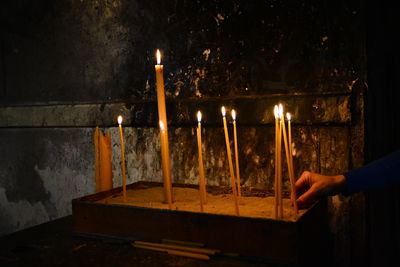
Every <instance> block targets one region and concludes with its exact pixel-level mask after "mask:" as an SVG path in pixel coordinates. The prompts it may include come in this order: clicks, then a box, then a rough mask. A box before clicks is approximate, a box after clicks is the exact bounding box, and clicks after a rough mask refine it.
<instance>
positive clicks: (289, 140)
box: [286, 113, 298, 214]
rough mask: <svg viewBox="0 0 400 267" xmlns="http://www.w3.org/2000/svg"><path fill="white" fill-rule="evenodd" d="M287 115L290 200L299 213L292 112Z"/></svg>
mask: <svg viewBox="0 0 400 267" xmlns="http://www.w3.org/2000/svg"><path fill="white" fill-rule="evenodd" d="M286 117H287V120H288V143H289V144H288V146H289V147H288V149H289V167H290V176H289V177H290V185H291V188H292V190H291V191H292V193H291V195H290V200H291V202H292V203H293V206H294V210H295V212H296V214H297V212H298V207H297V203H296V186H295V177H294V168H293V147H292V128H291V118H292V117H291V115H290V113H286Z"/></svg>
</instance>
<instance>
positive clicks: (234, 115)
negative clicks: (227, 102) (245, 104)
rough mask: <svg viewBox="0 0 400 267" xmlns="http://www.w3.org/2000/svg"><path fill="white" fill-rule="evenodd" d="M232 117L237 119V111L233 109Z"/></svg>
mask: <svg viewBox="0 0 400 267" xmlns="http://www.w3.org/2000/svg"><path fill="white" fill-rule="evenodd" d="M231 113H232V119H233V120H234V121H235V120H236V111H235V110H234V109H232V112H231Z"/></svg>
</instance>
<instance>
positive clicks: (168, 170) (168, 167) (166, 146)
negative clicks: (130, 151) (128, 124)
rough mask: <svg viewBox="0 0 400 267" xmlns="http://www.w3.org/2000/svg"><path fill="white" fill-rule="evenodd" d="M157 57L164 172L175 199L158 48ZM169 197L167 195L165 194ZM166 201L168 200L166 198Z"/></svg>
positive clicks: (156, 68)
mask: <svg viewBox="0 0 400 267" xmlns="http://www.w3.org/2000/svg"><path fill="white" fill-rule="evenodd" d="M156 57H157V65H155V71H156V86H157V105H158V118H159V120H160V121H162V123H163V124H164V128H165V136H166V137H165V141H164V142H165V144H164V149H165V150H166V151H165V153H164V154H165V166H164V168H163V172H164V173H165V175H166V176H167V179H166V181H167V182H168V183H169V185H168V186H169V187H170V188H171V192H170V194H171V200H172V201H173V193H172V184H171V165H170V159H169V144H168V125H167V112H166V108H165V92H164V71H163V68H164V66H163V65H160V64H161V53H160V50H158V49H157V53H156ZM165 197H167V196H165ZM165 201H168V200H167V199H165Z"/></svg>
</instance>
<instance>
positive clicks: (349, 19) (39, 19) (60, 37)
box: [0, 0, 400, 266]
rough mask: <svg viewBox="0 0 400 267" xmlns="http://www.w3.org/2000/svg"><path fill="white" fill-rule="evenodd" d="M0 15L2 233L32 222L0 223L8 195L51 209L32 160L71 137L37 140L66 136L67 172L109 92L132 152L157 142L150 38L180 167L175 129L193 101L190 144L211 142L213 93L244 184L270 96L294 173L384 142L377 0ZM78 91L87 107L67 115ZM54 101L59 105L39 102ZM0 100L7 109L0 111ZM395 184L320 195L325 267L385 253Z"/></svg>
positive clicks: (394, 120) (49, 7)
mask: <svg viewBox="0 0 400 267" xmlns="http://www.w3.org/2000/svg"><path fill="white" fill-rule="evenodd" d="M0 16H1V17H0V18H1V21H0V22H1V26H0V27H1V47H0V49H1V58H0V60H1V64H0V126H1V128H0V137H1V139H2V141H1V142H2V143H1V147H2V148H0V154H1V155H4V160H2V163H0V167H1V169H0V172H1V175H0V187H1V188H4V191H5V194H6V195H7V201H8V202H7V203H5V202H4V203H3V206H0V218H1V220H2V224H4V225H6V226H7V227H8V228H7V229H10V230H11V231H15V230H19V229H22V228H24V227H27V226H31V225H35V224H37V223H39V222H41V220H39V219H37V218H35V217H33V218H32V219H29V220H30V222H29V223H28V224H26V225H25V226H23V225H21V224H20V222H11V220H7V216H6V215H5V214H7V213H6V211H7V209H9V207H10V203H18V201H24V200H26V201H28V202H29V203H30V204H32V205H34V204H37V203H43V205H44V206H45V207H46V213H47V214H49V219H54V218H56V217H59V216H61V215H60V214H64V213H63V212H60V211H59V210H58V209H59V208H58V206H57V203H56V204H55V203H53V202H52V201H53V200H52V198H51V196H54V195H55V194H56V193H54V192H51V190H50V191H48V190H47V189H46V187H45V186H44V185H43V183H44V182H43V181H42V180H41V179H43V178H41V177H40V176H38V174H37V173H36V172H35V171H34V170H35V168H39V169H41V168H45V167H46V166H47V165H51V164H47V163H46V162H49V161H48V160H47V159H48V158H50V157H52V155H53V157H54V155H60V154H61V153H64V152H67V153H69V154H70V153H71V151H70V150H71V149H70V150H68V149H67V150H66V151H64V150H55V151H53V152H52V153H55V154H50V153H49V151H47V150H46V148H45V147H46V146H45V145H46V144H47V142H48V141H51V142H53V143H54V144H57V145H56V147H57V148H59V146H61V145H63V146H64V145H70V146H72V147H73V148H75V147H76V149H77V150H78V151H79V152H77V153H78V154H77V155H76V156H74V157H72V158H68V159H67V160H65V158H59V157H57V156H56V157H54V158H55V159H56V160H58V161H59V162H61V163H65V164H64V165H65V166H68V167H69V168H70V169H72V170H74V171H76V172H77V173H82V169H83V168H84V167H83V166H82V163H81V161H80V159H86V158H91V157H92V154H91V153H92V152H91V149H92V144H91V143H86V142H85V141H83V139H79V138H80V137H79V136H81V135H85V134H86V135H87V136H85V138H87V139H89V138H90V133H91V131H92V127H93V126H96V125H100V126H103V127H109V126H112V123H113V119H114V118H113V116H114V114H112V115H110V114H107V112H103V110H104V109H105V110H107V107H109V106H111V107H114V106H113V105H116V106H118V109H119V108H120V107H121V108H120V109H122V110H125V111H126V112H127V114H130V115H131V117H130V119H129V120H128V123H129V124H128V126H131V127H132V131H134V132H135V131H138V132H140V133H141V134H139V135H138V136H139V137H140V138H138V139H137V140H138V141H137V143H138V144H139V145H138V146H139V148H135V149H136V150H135V153H136V154H135V155H137V157H141V155H144V154H145V153H146V150H147V149H148V145H147V146H146V145H145V144H152V142H148V143H147V141H146V140H157V138H155V139H152V138H153V136H156V133H153V132H152V131H153V130H152V129H153V128H154V127H155V126H156V121H157V109H156V92H155V88H154V67H153V65H154V64H155V58H154V53H155V50H156V49H157V48H160V49H161V51H162V52H163V59H162V62H163V64H164V68H165V69H164V70H165V72H164V74H165V82H166V83H165V85H166V96H167V111H168V119H169V124H170V125H171V126H172V127H174V128H173V129H174V130H175V133H174V132H173V133H172V139H173V140H174V138H180V141H182V143H184V144H187V145H184V146H183V147H180V148H179V149H180V151H183V152H182V154H180V158H176V161H175V162H179V164H176V165H179V166H176V167H174V168H176V172H178V168H179V172H180V173H183V175H185V173H188V172H189V171H190V170H191V169H190V166H191V165H192V164H193V160H192V159H190V157H188V158H186V157H184V155H185V153H186V155H187V154H193V151H194V150H193V149H194V148H193V147H192V146H190V145H189V144H188V143H189V142H188V140H190V138H191V134H190V133H191V131H192V128H191V127H192V126H193V125H194V123H193V122H192V117H193V114H195V112H196V110H197V109H198V108H201V109H202V110H203V111H204V113H205V120H204V122H205V124H204V126H205V128H209V129H210V130H208V134H206V136H205V137H204V139H205V142H206V143H207V142H208V143H209V144H212V145H213V147H216V152H215V154H216V155H218V153H219V152H221V151H223V145H221V146H220V147H219V146H218V144H219V143H220V142H219V139H218V138H215V136H218V133H219V132H218V131H219V130H220V129H219V127H220V125H219V119H218V117H217V116H215V114H216V112H218V110H219V106H220V104H221V103H226V104H227V105H228V106H233V107H235V108H236V109H237V110H238V117H239V118H240V119H241V121H240V122H241V123H242V125H244V127H242V128H241V129H239V131H240V134H242V136H243V139H244V140H246V142H247V143H248V144H251V145H248V146H247V147H244V146H243V148H242V151H241V154H242V158H243V160H242V161H241V170H243V171H244V173H245V174H244V175H243V176H244V178H243V179H244V181H245V182H246V183H248V185H251V186H259V187H265V186H268V185H269V184H270V182H271V179H272V173H271V171H270V170H271V168H270V166H269V165H268V162H269V156H270V155H271V153H270V154H268V153H265V152H264V150H262V149H261V148H263V147H268V146H269V145H271V147H272V143H271V144H269V143H268V142H269V141H265V140H264V139H265V138H264V136H268V134H269V133H270V132H272V128H271V127H272V125H273V119H272V112H269V111H272V107H273V105H274V104H275V103H277V102H278V101H282V102H283V103H284V105H285V107H286V108H287V109H288V110H289V111H291V112H292V113H293V114H294V118H296V121H295V122H294V123H295V127H297V128H296V132H295V133H294V138H295V142H296V144H298V156H297V158H296V159H295V161H296V163H297V164H296V166H297V170H296V171H297V175H300V173H301V171H302V170H306V169H310V170H312V171H317V172H322V173H325V174H336V173H340V172H344V171H346V170H348V169H351V168H355V167H359V166H362V165H363V164H365V163H367V162H370V161H372V160H374V159H377V158H379V157H381V156H384V155H386V154H388V153H390V152H391V151H394V150H396V149H398V148H399V144H400V137H399V136H400V135H399V134H400V133H399V127H400V126H399V123H400V115H399V114H400V113H399V111H398V105H397V102H398V99H399V98H398V96H399V93H398V89H397V88H396V81H397V79H396V78H397V77H396V74H397V72H398V48H397V46H396V43H395V39H396V34H397V26H398V22H397V21H398V19H397V16H398V15H397V14H396V9H395V8H394V7H393V4H391V3H389V1H379V2H375V1H356V0H352V1H344V0H343V1H342V0H339V1H328V0H325V1H272V0H270V1H241V0H237V1H184V0H174V1H161V0H157V1H139V0H137V1H111V0H110V1H77V0H76V1H67V0H65V1H64V0H63V1H50V0H48V1H45V0H41V1H28V0H25V1H22V0H20V1H6V2H5V3H4V4H3V5H2V9H1V10H0ZM78 104H87V105H89V106H88V107H89V110H90V111H96V112H93V113H84V114H79V115H73V116H70V117H68V116H69V115H68V114H67V113H70V111H71V109H74V107H75V106H74V105H78ZM65 106H67V107H68V108H70V109H69V110H68V109H66V110H62V109H61V111H59V113H56V112H48V114H46V113H44V114H45V116H43V115H40V114H41V113H40V112H42V111H40V112H39V109H40V108H42V107H50V108H53V110H59V108H60V107H65ZM20 107H23V108H27V109H24V110H23V111H21V109H18V108H20ZM111 109H112V108H111ZM267 111H268V112H267ZM2 113H3V114H8V115H9V114H17V115H18V116H17V115H16V118H17V119H16V120H15V121H12V122H11V121H8V120H7V118H6V115H2ZM242 114H243V115H242ZM8 115H7V116H8ZM30 116H31V117H30ZM42 116H43V117H42ZM46 117H52V118H54V120H52V121H50V120H48V121H46ZM80 117H83V118H86V120H82V121H81V120H80ZM25 118H28V119H25ZM42 120H43V122H42ZM140 127H143V128H144V129H145V130H141V128H140ZM141 131H142V132H143V133H142V132H141ZM178 136H180V137H178ZM85 140H86V139H85ZM170 143H171V142H170ZM27 147H28V148H27ZM249 149H250V150H249ZM132 150H133V148H132ZM172 150H174V149H173V148H172ZM10 151H11V152H10ZM62 151H64V152H62ZM129 151H130V149H129V148H128V152H129ZM246 151H247V152H246ZM249 151H250V152H249ZM176 154H179V153H176ZM5 155H7V156H5ZM311 155H312V156H311ZM143 157H144V156H143ZM177 157H178V156H177ZM179 159H180V160H179ZM258 162H260V163H258ZM61 163H59V164H60V165H62V164H61ZM90 163H91V162H90V161H89V164H90ZM46 164H47V165H46ZM208 164H209V166H212V163H208ZM142 165H143V164H142ZM54 168H55V170H56V171H58V172H57V173H59V172H60V169H61V167H54ZM57 168H58V169H57ZM128 168H129V166H128ZM268 168H269V169H268ZM263 169H267V171H265V172H263V171H260V170H263ZM138 172H139V171H138ZM210 173H211V174H214V173H213V172H212V171H210ZM217 174H218V175H216V177H219V176H220V173H217ZM55 176H56V175H55ZM178 179H180V180H182V181H184V179H185V178H182V177H178ZM211 179H213V178H211ZM37 181H39V182H37ZM212 182H215V183H222V184H223V183H224V179H218V178H215V181H214V180H213V181H212ZM70 183H71V184H73V183H74V182H73V181H71V182H70ZM78 185H79V184H78ZM73 186H75V184H73ZM17 187H18V188H22V189H21V190H20V189H18V190H17V189H16V188H17ZM31 189H34V190H31ZM87 191H89V192H90V186H88V185H87ZM27 192H28V193H27ZM74 193H75V194H77V195H79V194H82V192H81V191H79V192H75V191H74ZM399 193H400V192H399V188H398V187H397V186H394V187H392V188H389V189H381V190H377V191H372V192H367V193H365V194H358V195H355V196H353V197H351V198H342V197H337V198H332V199H330V205H329V211H330V214H331V220H330V227H331V231H332V240H333V251H334V252H333V254H334V257H335V259H334V260H333V261H332V263H333V264H334V265H337V266H350V265H353V266H355V265H359V264H362V265H363V266H390V265H391V263H395V262H397V263H398V262H399V260H398V258H397V255H398V253H399V251H400V231H399V226H400V200H399ZM52 194H53V195H52ZM58 194H62V191H61V193H60V192H58ZM64 197H67V196H64ZM0 204H2V203H1V202H0ZM3 214H4V215H3ZM0 225H1V223H0Z"/></svg>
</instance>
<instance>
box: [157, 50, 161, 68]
mask: <svg viewBox="0 0 400 267" xmlns="http://www.w3.org/2000/svg"><path fill="white" fill-rule="evenodd" d="M156 56H157V65H160V64H161V53H160V50H159V49H157V52H156Z"/></svg>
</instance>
